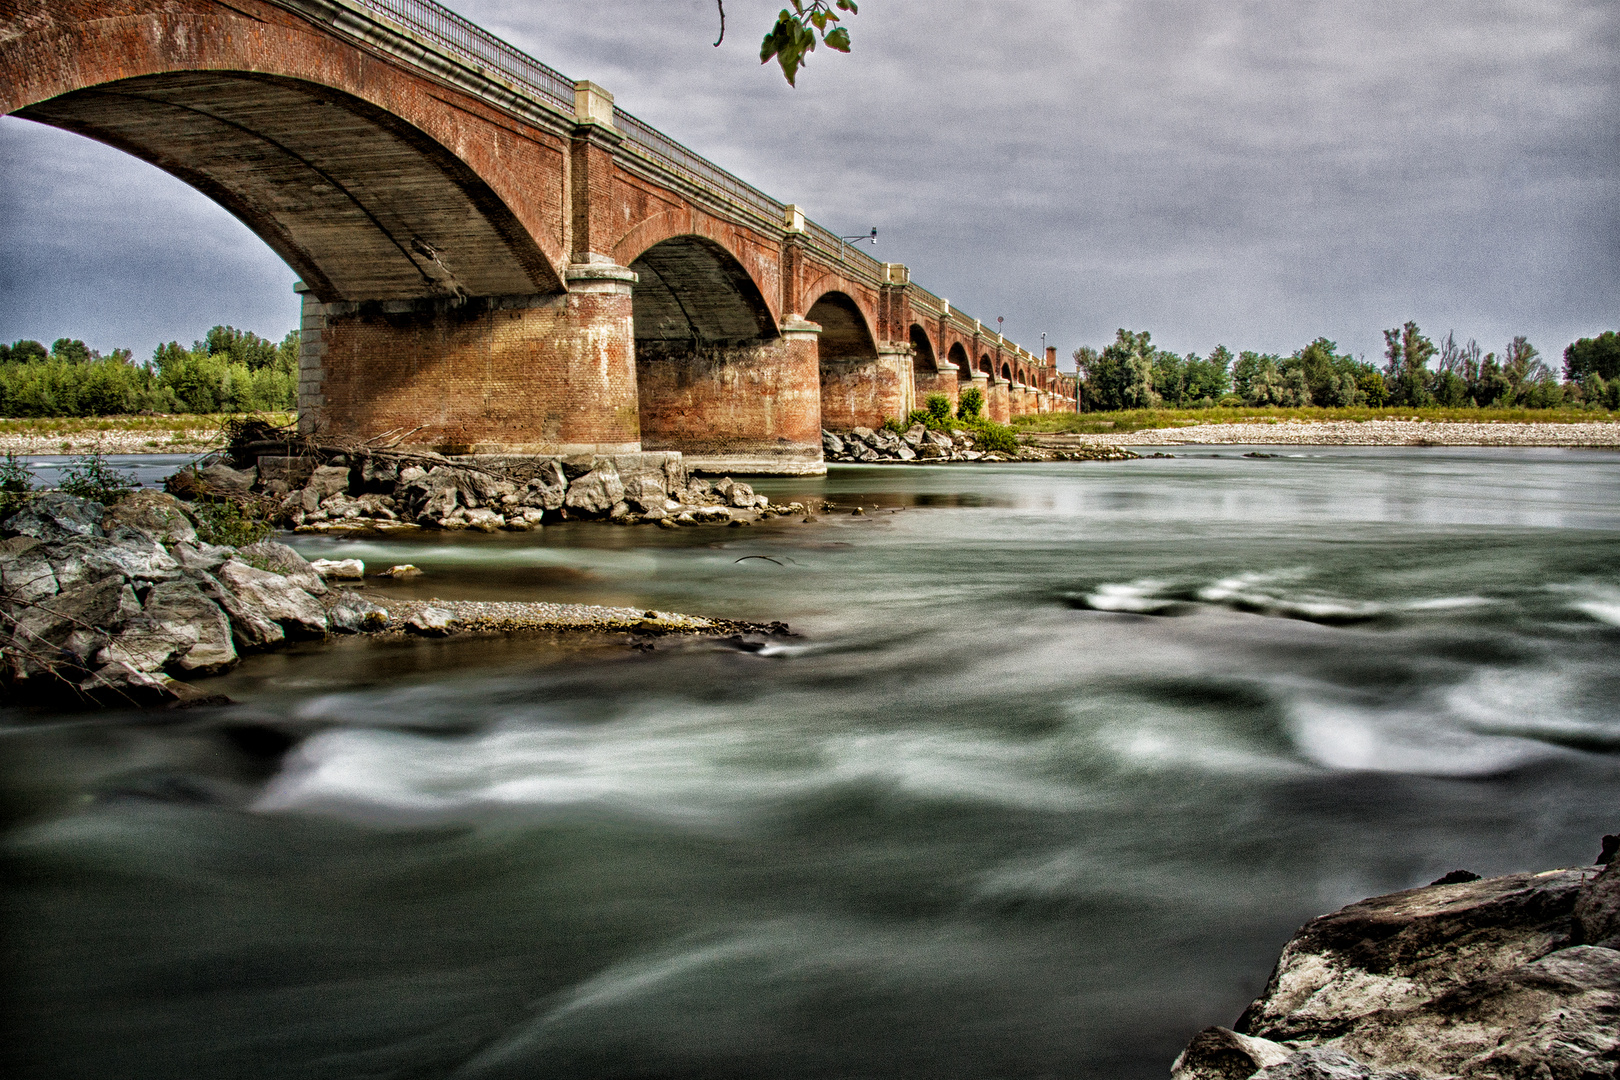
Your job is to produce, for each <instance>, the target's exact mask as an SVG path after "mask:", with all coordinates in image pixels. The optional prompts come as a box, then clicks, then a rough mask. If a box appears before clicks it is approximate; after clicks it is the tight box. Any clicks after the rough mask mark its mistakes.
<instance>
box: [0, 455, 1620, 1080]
mask: <svg viewBox="0 0 1620 1080" xmlns="http://www.w3.org/2000/svg"><path fill="white" fill-rule="evenodd" d="M1175 453H1176V455H1177V456H1176V457H1175V458H1174V459H1169V460H1165V459H1147V460H1142V461H1135V462H1127V463H1118V464H1110V463H1074V464H1050V465H1005V466H993V467H989V466H987V467H972V468H962V467H934V468H903V469H902V468H853V467H847V468H845V467H835V469H834V470H833V473H832V475H831V476H830V477H828V478H826V479H824V480H796V481H780V482H769V483H762V484H761V485H760V487H761V489H762V490H765V491H767V492H769V493H770V494H772V495H773V496H775V497H777V499H778V501H785V498H786V497H787V496H793V495H798V496H803V495H809V494H816V495H828V496H831V497H833V498H835V499H836V500H838V501H839V502H840V503H842V504H844V505H846V506H850V505H854V504H857V503H859V504H861V505H864V506H865V507H867V508H868V510H867V513H865V514H864V515H862V516H851V515H849V514H848V513H847V512H845V513H840V514H836V515H828V516H827V517H825V518H824V519H823V520H822V521H821V522H820V523H819V524H813V525H809V524H803V523H800V522H797V521H792V522H773V523H770V524H766V525H761V526H757V527H754V528H750V529H686V530H680V531H664V530H656V529H650V528H639V529H621V528H613V527H608V526H602V525H574V526H561V527H556V528H548V529H546V530H545V531H544V532H543V533H541V534H533V535H516V536H493V537H484V536H467V535H453V536H439V537H433V538H428V539H425V540H422V541H416V542H406V541H400V540H379V541H338V540H327V539H322V538H308V539H306V538H303V537H300V538H298V540H297V543H298V546H299V547H300V548H301V549H302V550H303V551H304V552H305V553H306V554H307V555H309V556H311V557H315V556H317V555H325V556H335V555H342V556H358V557H361V558H364V559H365V560H366V561H367V563H368V565H371V566H374V567H375V566H378V565H386V564H388V563H390V562H394V561H411V562H414V563H416V564H417V565H418V566H421V567H422V568H423V569H424V570H425V571H427V573H426V576H425V577H423V578H421V579H418V580H417V581H415V582H413V583H408V584H401V585H398V586H389V587H387V588H373V589H372V590H370V591H371V594H372V595H373V596H374V597H376V598H378V599H381V600H382V601H383V602H384V603H386V600H387V597H388V596H389V595H390V594H401V595H418V596H430V595H438V596H443V597H464V598H474V597H482V598H497V599H549V600H568V601H584V602H595V603H607V604H633V605H635V606H638V607H653V608H659V609H662V610H677V611H688V612H695V613H700V614H711V615H717V616H726V617H733V618H745V619H759V620H777V619H780V620H785V621H787V622H789V623H791V624H792V626H793V629H794V630H795V631H796V632H797V633H798V634H799V635H800V636H798V637H794V638H789V639H784V640H777V641H772V642H770V643H769V644H767V645H766V646H765V647H764V648H757V647H755V646H748V645H745V644H743V645H740V644H738V643H733V642H690V641H677V640H673V639H663V640H660V641H658V642H656V643H655V645H656V647H654V648H652V649H651V650H647V649H635V648H631V647H628V646H627V645H626V644H625V643H624V642H622V641H614V642H612V643H608V644H604V643H601V642H597V643H594V644H590V643H586V644H581V643H580V642H577V641H570V640H562V639H555V640H554V639H549V638H541V639H536V638H520V639H513V640H506V641H496V640H488V639H484V640H474V641H411V642H403V643H393V644H386V643H382V644H380V643H375V642H364V641H357V640H352V639H351V640H347V641H342V642H338V643H335V644H330V645H326V646H318V645H309V646H301V647H298V648H296V649H294V650H292V651H289V652H285V653H278V654H270V655H264V656H259V657H254V658H251V659H249V660H248V661H246V662H245V663H243V664H242V666H241V667H240V668H239V669H238V670H237V671H235V672H233V673H232V674H230V675H227V676H224V677H221V678H219V679H216V680H211V681H210V683H209V684H207V685H210V686H211V687H212V688H216V689H219V690H220V691H222V692H224V693H228V694H229V695H230V696H231V697H232V698H233V699H235V701H236V702H237V703H238V704H235V705H233V706H229V707H224V708H218V709H205V710H192V711H189V712H181V713H163V714H156V715H151V716H145V717H133V716H120V717H84V716H63V717H55V718H52V717H41V716H38V715H33V716H27V717H23V716H18V715H11V716H10V717H8V718H7V723H6V726H4V728H3V729H0V731H3V736H0V747H4V755H3V759H0V760H3V768H4V773H3V780H0V795H3V798H4V804H3V805H4V810H5V819H4V820H5V831H4V834H3V837H0V858H3V860H4V865H3V867H0V899H3V903H4V919H5V952H4V956H5V963H6V968H7V970H6V972H5V976H6V977H5V980H4V989H3V991H0V993H3V994H4V999H3V1011H4V1014H5V1016H6V1018H7V1021H8V1024H9V1031H8V1032H7V1033H6V1037H5V1040H4V1047H3V1049H0V1054H3V1055H4V1057H3V1059H0V1065H3V1066H4V1067H5V1070H4V1071H6V1075H14V1076H49V1077H141V1078H159V1077H186V1078H193V1077H208V1078H222V1077H254V1078H264V1077H299V1078H309V1077H334V1078H338V1077H343V1078H347V1077H456V1078H486V1077H559V1078H562V1077H568V1078H585V1077H705V1078H715V1077H739V1078H740V1077H767V1076H769V1077H874V1078H876V1077H885V1078H892V1077H929V1078H949V1077H964V1078H966V1077H973V1078H985V1077H1097V1078H1133V1077H1155V1078H1162V1077H1164V1076H1165V1075H1166V1074H1167V1070H1168V1066H1169V1063H1170V1061H1171V1059H1172V1058H1173V1056H1174V1055H1175V1053H1176V1051H1177V1050H1178V1049H1179V1047H1180V1045H1181V1044H1182V1043H1183V1042H1184V1041H1185V1039H1186V1038H1187V1037H1188V1036H1189V1035H1191V1034H1192V1033H1193V1032H1194V1031H1196V1030H1197V1029H1198V1028H1199V1027H1201V1026H1204V1025H1206V1024H1211V1023H1221V1024H1230V1023H1232V1022H1233V1021H1234V1020H1235V1019H1236V1017H1237V1015H1238V1013H1239V1012H1240V1011H1241V1010H1242V1009H1243V1007H1244V1005H1245V1004H1247V1002H1248V1000H1249V999H1250V998H1251V997H1252V996H1253V995H1254V994H1255V993H1256V992H1257V991H1258V990H1259V989H1260V988H1261V986H1262V985H1263V984H1264V981H1265V979H1266V976H1267V974H1268V973H1269V970H1270V967H1271V965H1272V963H1273V961H1274V960H1275V958H1276V954H1277V951H1278V949H1279V948H1280V947H1281V945H1282V943H1283V942H1284V941H1285V940H1287V938H1288V937H1289V935H1290V934H1291V933H1292V932H1293V931H1294V930H1295V928H1297V927H1298V926H1299V925H1300V924H1301V923H1303V922H1304V921H1305V920H1307V919H1309V918H1311V917H1312V916H1314V915H1317V914H1320V913H1322V912H1325V911H1329V910H1332V909H1334V908H1337V907H1339V906H1341V905H1343V904H1345V903H1348V902H1351V901H1353V900H1356V899H1359V898H1361V897H1364V896H1367V895H1370V894H1376V893H1381V892H1387V891H1391V890H1396V889H1402V888H1407V887H1410V886H1415V885H1421V884H1426V883H1427V882H1429V881H1430V880H1432V879H1434V878H1435V877H1438V876H1439V875H1441V874H1443V873H1445V872H1446V871H1448V870H1452V869H1456V868H1466V869H1469V870H1473V871H1475V872H1477V873H1481V874H1493V873H1503V872H1508V871H1513V870H1521V869H1541V868H1547V867H1553V866H1560V865H1572V864H1578V863H1582V862H1585V861H1587V860H1589V859H1591V858H1592V857H1593V856H1594V855H1595V853H1596V848H1597V840H1598V837H1599V835H1600V834H1602V833H1604V832H1613V831H1617V828H1620V808H1617V806H1616V796H1617V794H1620V767H1617V766H1620V757H1617V752H1620V706H1617V703H1620V665H1617V664H1616V662H1615V661H1616V653H1617V646H1620V562H1617V558H1616V557H1617V554H1620V457H1617V456H1616V455H1614V454H1612V453H1606V452H1595V451H1594V452H1584V451H1567V450H1562V451H1553V450H1549V451H1523V450H1520V451H1489V450H1457V449H1437V448H1428V449H1364V448H1354V449H1352V448H1343V449H1319V450H1305V451H1291V452H1287V453H1283V454H1280V455H1278V456H1274V457H1245V456H1243V450H1242V448H1231V447H1223V448H1220V449H1218V450H1217V449H1188V448H1177V449H1176V451H1175ZM750 556H763V557H761V558H751V557H750Z"/></svg>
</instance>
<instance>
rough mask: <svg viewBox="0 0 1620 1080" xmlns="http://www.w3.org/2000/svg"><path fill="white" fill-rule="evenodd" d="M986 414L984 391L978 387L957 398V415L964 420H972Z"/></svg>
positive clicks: (972, 387) (973, 387) (968, 389)
mask: <svg viewBox="0 0 1620 1080" xmlns="http://www.w3.org/2000/svg"><path fill="white" fill-rule="evenodd" d="M983 412H984V391H982V390H980V389H979V388H978V387H977V386H970V387H968V388H967V389H966V390H963V391H962V394H961V396H960V397H959V398H957V404H956V415H957V416H959V417H961V418H962V419H963V420H972V419H974V418H975V417H978V416H980V415H981V414H983Z"/></svg>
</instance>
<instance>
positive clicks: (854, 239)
mask: <svg viewBox="0 0 1620 1080" xmlns="http://www.w3.org/2000/svg"><path fill="white" fill-rule="evenodd" d="M863 240H870V241H872V246H873V247H877V226H876V225H874V226H872V231H871V232H869V233H862V234H860V235H859V236H840V237H839V238H838V261H839V262H843V261H844V245H845V244H859V243H861V242H862V241H863Z"/></svg>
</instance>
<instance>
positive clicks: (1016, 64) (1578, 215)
mask: <svg viewBox="0 0 1620 1080" xmlns="http://www.w3.org/2000/svg"><path fill="white" fill-rule="evenodd" d="M449 6H451V7H453V8H454V9H456V10H457V11H460V12H461V13H462V14H464V15H467V16H468V17H469V18H471V19H473V20H474V21H475V22H478V23H480V24H482V25H484V26H486V27H488V28H490V29H492V30H494V31H495V32H497V33H499V34H500V35H501V36H503V37H505V38H507V39H508V40H510V41H512V42H513V43H514V44H517V45H518V46H519V47H521V48H523V49H525V50H526V51H528V52H530V53H532V54H533V55H535V56H536V57H538V58H539V59H540V60H542V61H544V62H545V63H547V64H550V65H551V66H552V67H554V68H557V69H558V70H560V71H561V72H563V73H564V74H565V75H567V76H569V77H571V78H589V79H592V80H594V81H596V82H598V83H600V84H602V85H603V86H606V87H607V88H608V89H609V90H611V91H612V92H613V93H614V94H615V96H616V98H617V100H618V104H619V105H620V106H621V107H622V108H625V109H627V110H628V111H630V112H632V113H635V114H637V115H638V116H640V117H641V118H642V119H644V120H647V121H649V122H651V123H652V124H654V125H655V126H657V127H659V128H661V129H662V130H663V131H665V132H666V133H668V134H669V135H671V136H673V137H674V138H676V139H678V140H680V141H682V142H684V143H686V144H687V145H688V146H691V147H692V148H693V149H695V150H697V151H699V152H701V153H703V154H705V155H706V156H708V157H709V158H710V159H712V160H713V161H715V162H716V163H718V164H720V165H721V166H723V167H725V168H727V169H730V170H731V171H732V172H734V173H736V174H738V175H739V176H741V177H742V178H744V179H745V180H748V181H750V182H751V183H753V184H755V185H756V186H758V187H760V188H762V189H764V190H765V191H766V192H768V193H769V194H771V195H773V196H775V197H776V198H778V199H781V200H782V201H784V202H796V203H799V204H801V205H803V206H805V207H806V208H807V209H808V210H809V212H810V215H811V216H812V217H813V218H815V219H816V220H818V221H820V222H821V223H822V224H824V225H826V226H828V227H830V228H833V229H835V230H838V231H840V232H846V233H855V232H864V231H865V230H867V229H868V228H870V227H871V226H873V225H876V226H877V227H878V230H879V243H878V245H877V246H876V247H875V248H872V249H870V250H871V251H872V254H874V255H875V256H877V257H878V258H881V259H885V260H889V261H895V262H904V263H907V264H909V265H910V266H911V268H912V274H913V277H914V279H915V280H917V281H918V282H919V283H921V284H922V285H924V286H926V287H927V288H929V289H931V290H932V291H934V292H935V293H937V294H939V295H942V296H945V297H948V298H949V299H950V300H951V301H952V302H953V303H954V304H956V305H957V306H959V307H961V308H962V309H964V310H966V311H968V312H969V313H971V314H973V315H976V316H978V317H980V318H983V319H984V320H985V321H986V322H992V323H993V320H994V319H995V317H996V316H998V315H1000V316H1005V318H1006V329H1007V333H1008V336H1009V337H1012V338H1013V339H1014V340H1017V341H1019V342H1021V343H1022V344H1025V345H1027V346H1029V347H1031V348H1035V347H1038V345H1039V343H1040V336H1041V333H1042V332H1043V331H1044V332H1046V334H1047V340H1048V342H1049V343H1050V344H1054V345H1056V346H1058V349H1059V353H1060V355H1061V356H1062V357H1064V358H1065V359H1066V358H1067V357H1068V355H1069V353H1070V352H1071V351H1072V350H1073V349H1074V348H1075V347H1077V346H1079V345H1082V344H1093V345H1101V344H1103V343H1105V342H1106V341H1108V340H1110V339H1111V338H1112V337H1113V333H1114V330H1115V328H1117V327H1129V328H1132V329H1146V330H1151V331H1152V332H1153V335H1154V339H1155V340H1156V341H1158V342H1160V343H1161V344H1163V345H1165V346H1166V347H1169V348H1173V349H1176V350H1178V351H1187V350H1196V351H1198V352H1207V351H1208V350H1209V349H1210V348H1212V347H1213V346H1214V345H1216V344H1217V343H1225V344H1227V345H1228V346H1231V347H1233V348H1255V349H1262V350H1266V351H1278V352H1288V351H1292V350H1294V349H1296V348H1298V347H1299V346H1301V345H1302V344H1304V343H1305V342H1307V341H1309V340H1310V339H1312V338H1314V337H1316V336H1318V335H1325V336H1327V337H1329V338H1332V339H1334V340H1336V341H1338V342H1339V344H1340V346H1341V347H1343V348H1346V349H1348V350H1350V351H1352V352H1356V353H1363V354H1365V355H1366V356H1367V358H1368V359H1373V358H1375V357H1377V356H1378V355H1379V354H1380V353H1381V351H1382V347H1383V342H1382V335H1381V333H1380V331H1381V330H1382V329H1383V328H1385V327H1390V326H1395V325H1398V324H1399V323H1401V322H1403V321H1404V320H1407V319H1415V320H1417V322H1418V323H1419V324H1420V325H1421V326H1422V327H1423V328H1424V329H1425V331H1428V332H1430V333H1432V334H1434V335H1435V336H1439V335H1443V334H1444V333H1445V332H1446V331H1447V330H1455V331H1456V333H1457V336H1458V338H1459V339H1465V338H1468V337H1474V338H1477V339H1479V341H1480V342H1481V344H1482V345H1483V346H1484V347H1485V348H1487V349H1497V350H1500V348H1501V346H1502V344H1503V343H1504V342H1505V341H1506V340H1507V338H1508V337H1510V336H1511V335H1513V334H1520V333H1522V334H1528V335H1529V337H1530V339H1531V341H1532V342H1533V343H1534V344H1535V345H1537V346H1538V347H1539V348H1540V349H1541V350H1542V352H1543V353H1545V354H1548V355H1550V356H1557V355H1558V354H1559V353H1561V351H1562V349H1563V347H1564V345H1566V344H1567V343H1568V342H1569V341H1571V340H1572V339H1574V338H1575V337H1577V336H1585V335H1590V334H1593V333H1596V332H1598V331H1601V330H1603V329H1609V328H1617V327H1620V167H1617V166H1620V108H1617V105H1620V100H1617V99H1620V4H1617V3H1615V2H1614V0H1426V2H1422V3H1413V2H1412V0H1337V2H1314V0H1061V2H1060V0H866V2H864V3H863V4H862V10H861V13H860V15H859V16H858V17H856V18H854V19H853V20H851V23H850V25H851V30H852V35H853V38H854V45H855V50H854V52H853V54H852V55H849V56H839V55H836V54H833V53H828V52H818V53H817V54H816V55H815V56H813V57H812V58H811V61H810V64H809V66H808V68H807V69H806V70H805V72H804V73H803V74H802V75H801V76H800V79H799V86H798V88H797V89H791V88H789V87H788V86H787V85H786V84H785V83H784V81H783V80H782V78H781V76H780V74H779V73H778V72H777V71H776V69H775V67H774V66H773V67H770V68H762V67H760V65H759V63H758V42H759V39H760V37H761V36H762V34H763V33H764V31H765V29H766V27H767V26H768V25H769V23H770V22H771V21H772V19H773V17H774V15H775V11H776V9H777V8H778V7H780V6H781V0H728V2H727V5H726V8H727V14H728V17H729V29H728V33H727V37H726V41H725V43H724V45H722V46H721V47H720V48H718V49H716V48H712V47H711V43H712V42H713V40H714V36H715V31H716V27H717V19H716V15H715V5H714V2H713V0H452V2H451V4H450V5H449ZM0 170H3V174H0V339H4V340H7V341H9V340H14V339H16V338H18V337H32V338H37V339H40V340H44V341H46V342H49V341H50V340H52V339H53V338H55V337H58V336H63V335H68V336H73V337H82V338H84V339H85V340H86V341H88V342H89V343H90V344H91V345H92V346H94V347H97V348H100V349H103V350H107V349H110V348H112V347H114V346H120V345H122V346H128V347H131V348H134V349H135V350H136V352H137V355H143V356H144V355H149V354H150V352H151V350H152V348H153V347H154V346H155V345H156V344H157V343H158V342H160V341H162V340H167V339H170V338H178V339H180V340H182V341H190V340H192V339H194V338H197V337H200V336H201V335H202V333H203V332H204V331H205V330H206V329H207V328H208V327H209V326H211V325H213V324H214V323H220V322H225V323H231V324H234V325H236V326H238V327H246V328H249V329H253V330H255V331H257V332H259V333H262V334H265V335H267V336H277V337H279V336H280V335H281V334H282V333H284V332H285V331H286V330H288V329H290V328H291V327H292V326H293V324H294V321H295V318H296V311H297V308H296V304H295V302H294V298H293V294H292V291H291V287H292V282H293V280H294V276H293V274H292V272H291V271H290V270H288V269H287V268H286V267H285V265H283V264H282V263H281V262H280V260H279V259H277V258H276V257H275V256H274V255H273V254H272V253H271V252H270V251H269V249H268V248H266V247H265V246H264V245H263V244H262V243H260V242H259V241H258V240H256V239H255V238H254V237H253V236H252V235H251V234H250V233H248V232H247V231H246V229H244V228H243V227H242V226H241V225H239V224H238V223H237V222H236V221H235V220H234V219H233V218H231V217H230V216H229V215H227V214H225V213H224V212H223V211H221V210H219V209H218V208H216V207H214V206H213V205H212V204H211V203H209V202H208V201H207V200H206V199H204V198H203V197H201V196H200V195H197V194H195V193H193V192H192V191H191V190H190V189H188V188H186V187H185V186H184V185H182V184H180V183H179V182H178V181H175V180H173V179H171V178H169V177H168V176H166V175H164V174H163V173H160V172H158V171H157V170H156V169H153V168H151V167H150V166H147V165H144V164H142V163H140V162H137V161H135V160H134V159H131V158H128V157H125V156H124V155H122V154H120V153H118V152H117V151H114V150H111V149H108V148H106V147H103V146H100V145H98V144H95V143H92V142H90V141H88V140H85V139H82V138H79V137H77V136H72V135H68V134H64V133H61V132H57V131H54V130H51V129H47V128H41V127H38V126H37V125H33V124H29V123H27V122H26V121H22V120H17V119H14V118H4V119H0ZM1065 366H1067V365H1065Z"/></svg>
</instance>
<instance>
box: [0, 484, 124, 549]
mask: <svg viewBox="0 0 1620 1080" xmlns="http://www.w3.org/2000/svg"><path fill="white" fill-rule="evenodd" d="M106 516H107V508H106V507H105V506H102V505H101V504H100V503H98V502H95V501H94V500H91V499H81V498H78V497H77V496H74V495H64V494H62V493H61V492H59V491H48V492H45V493H44V494H43V495H36V496H35V497H34V498H33V499H31V500H30V501H29V503H28V505H27V506H25V507H23V508H22V509H21V510H19V511H17V512H16V513H15V514H12V515H11V516H10V517H9V518H7V519H6V520H5V521H4V522H3V523H0V529H4V530H5V531H6V532H10V533H20V534H21V535H23V536H32V537H34V538H35V539H36V540H66V539H68V538H70V537H75V536H105V535H106V532H105V530H103V529H102V527H101V521H102V519H103V518H105V517H106Z"/></svg>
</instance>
